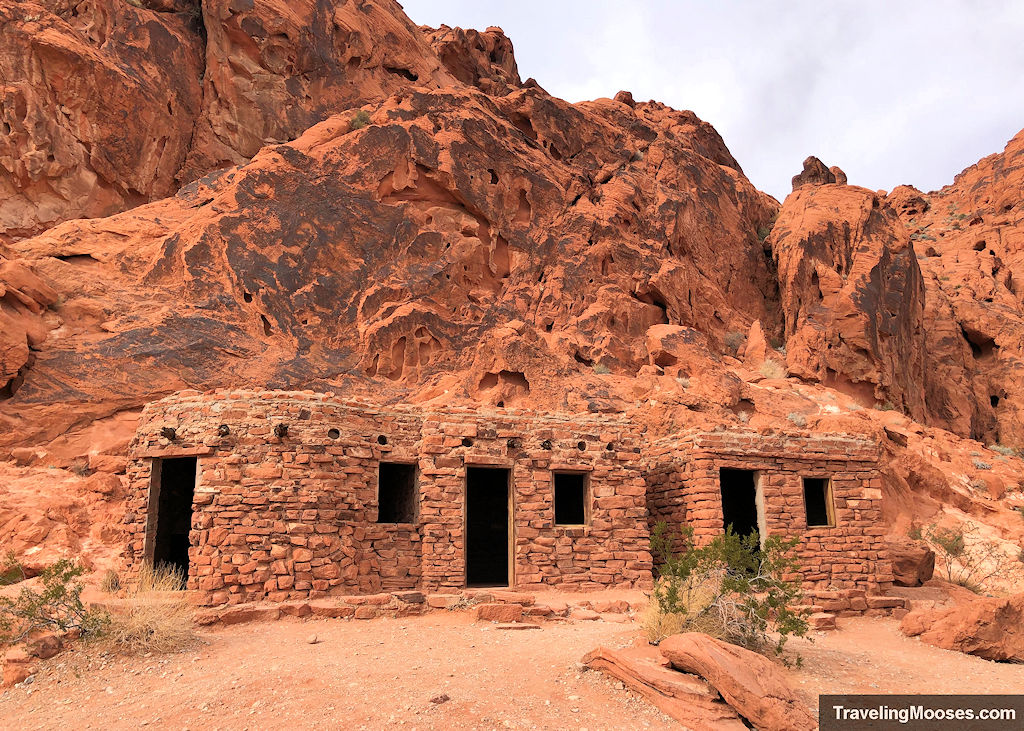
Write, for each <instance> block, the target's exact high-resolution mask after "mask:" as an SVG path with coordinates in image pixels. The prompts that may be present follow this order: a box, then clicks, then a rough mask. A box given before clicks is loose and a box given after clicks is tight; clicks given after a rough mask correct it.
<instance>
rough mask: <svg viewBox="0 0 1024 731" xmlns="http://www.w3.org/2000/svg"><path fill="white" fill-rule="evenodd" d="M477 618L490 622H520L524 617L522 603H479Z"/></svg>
mask: <svg viewBox="0 0 1024 731" xmlns="http://www.w3.org/2000/svg"><path fill="white" fill-rule="evenodd" d="M476 618H477V619H479V620H483V621H488V622H502V623H508V622H518V621H519V620H520V619H522V618H523V605H522V604H478V605H477V607H476Z"/></svg>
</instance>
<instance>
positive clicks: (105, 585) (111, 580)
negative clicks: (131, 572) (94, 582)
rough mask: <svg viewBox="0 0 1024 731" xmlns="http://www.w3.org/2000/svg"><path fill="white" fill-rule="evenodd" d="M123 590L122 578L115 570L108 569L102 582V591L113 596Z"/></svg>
mask: <svg viewBox="0 0 1024 731" xmlns="http://www.w3.org/2000/svg"><path fill="white" fill-rule="evenodd" d="M120 588H121V577H120V576H118V575H117V572H116V571H114V569H107V570H106V571H105V572H104V574H103V578H102V579H101V580H100V591H103V592H106V593H107V594H113V593H114V592H116V591H118V590H119V589H120Z"/></svg>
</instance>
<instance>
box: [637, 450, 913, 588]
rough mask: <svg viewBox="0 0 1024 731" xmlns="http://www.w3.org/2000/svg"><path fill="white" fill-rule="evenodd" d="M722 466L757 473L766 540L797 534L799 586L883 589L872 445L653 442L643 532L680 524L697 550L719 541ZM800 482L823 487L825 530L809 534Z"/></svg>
mask: <svg viewBox="0 0 1024 731" xmlns="http://www.w3.org/2000/svg"><path fill="white" fill-rule="evenodd" d="M723 468H734V469H743V470H751V471H755V472H756V473H757V480H758V483H759V486H760V490H761V491H762V493H763V499H764V508H763V514H764V523H765V530H766V533H767V534H769V535H781V536H794V535H798V536H800V543H799V544H798V547H797V549H796V556H797V558H798V559H799V562H800V566H801V576H800V577H799V578H801V579H802V581H803V584H804V587H805V589H807V590H809V591H819V590H820V591H833V592H835V591H838V592H843V591H848V590H852V591H854V592H857V591H860V592H866V593H869V594H878V593H880V592H882V591H884V590H886V589H888V588H890V587H891V586H892V581H893V576H892V565H891V562H890V560H889V555H888V551H887V549H886V547H885V543H884V541H883V536H884V534H885V529H884V528H883V526H882V518H881V500H882V489H881V488H882V485H881V477H880V475H879V473H878V445H877V444H876V443H874V442H871V441H869V440H865V439H862V438H858V437H852V436H847V435H815V434H779V433H769V434H762V433H757V432H753V431H739V430H720V431H713V432H693V433H688V434H684V435H680V436H678V437H675V438H672V439H670V440H662V441H661V442H659V443H658V444H657V445H655V447H654V449H653V450H652V460H651V465H650V467H649V469H648V470H647V483H648V501H647V504H648V508H649V515H650V518H649V519H650V525H651V526H652V527H653V526H654V525H655V524H656V523H657V522H659V521H665V522H666V523H667V524H668V525H669V526H670V527H671V528H674V529H678V527H679V526H682V525H688V526H690V527H691V528H693V531H694V536H695V539H696V541H697V542H698V544H704V543H706V542H708V541H710V540H711V539H712V538H713V537H714V536H716V535H718V534H720V533H721V532H722V530H723V522H724V518H723V514H722V494H721V484H720V477H719V474H720V472H719V471H720V470H721V469H723ZM805 477H808V478H827V479H828V480H829V481H830V483H831V496H832V504H833V511H834V518H835V520H834V525H832V526H815V527H808V525H807V512H806V508H805V505H804V494H803V478H805Z"/></svg>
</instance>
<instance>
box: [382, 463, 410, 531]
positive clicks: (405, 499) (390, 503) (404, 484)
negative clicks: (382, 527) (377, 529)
mask: <svg viewBox="0 0 1024 731" xmlns="http://www.w3.org/2000/svg"><path fill="white" fill-rule="evenodd" d="M418 497H419V496H418V494H417V490H416V466H415V465H411V464H398V463H395V462H381V463H380V471H379V474H378V477H377V522H378V523H415V522H416V503H417V502H418Z"/></svg>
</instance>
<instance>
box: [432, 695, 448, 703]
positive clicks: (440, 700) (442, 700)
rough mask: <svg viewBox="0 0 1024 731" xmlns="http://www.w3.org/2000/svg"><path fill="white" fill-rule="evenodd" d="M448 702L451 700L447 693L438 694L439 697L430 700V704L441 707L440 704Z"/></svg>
mask: <svg viewBox="0 0 1024 731" xmlns="http://www.w3.org/2000/svg"><path fill="white" fill-rule="evenodd" d="M450 700H451V698H450V697H449V695H448V694H447V693H440V694H439V695H435V696H434V697H433V698H431V699H430V702H431V703H434V704H436V705H441V704H442V703H447V702H448V701H450Z"/></svg>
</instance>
